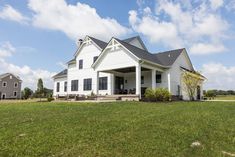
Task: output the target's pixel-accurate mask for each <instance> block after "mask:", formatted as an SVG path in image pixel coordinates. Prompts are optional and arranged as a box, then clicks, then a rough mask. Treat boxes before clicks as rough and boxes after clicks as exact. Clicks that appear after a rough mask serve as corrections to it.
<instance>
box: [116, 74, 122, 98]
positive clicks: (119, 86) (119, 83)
mask: <svg viewBox="0 0 235 157" xmlns="http://www.w3.org/2000/svg"><path fill="white" fill-rule="evenodd" d="M123 92H124V77H119V76H116V77H115V94H122V93H123Z"/></svg>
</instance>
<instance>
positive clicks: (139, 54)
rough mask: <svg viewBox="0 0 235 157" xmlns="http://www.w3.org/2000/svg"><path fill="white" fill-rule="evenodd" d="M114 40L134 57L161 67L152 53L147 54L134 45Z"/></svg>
mask: <svg viewBox="0 0 235 157" xmlns="http://www.w3.org/2000/svg"><path fill="white" fill-rule="evenodd" d="M114 39H116V40H117V41H118V42H119V43H120V44H122V45H123V46H124V47H125V48H127V49H128V50H129V51H130V52H132V53H133V54H134V55H135V56H136V57H138V58H140V59H144V60H147V61H151V62H154V63H157V64H160V65H162V63H161V61H160V60H159V59H158V58H157V57H156V56H155V55H153V54H152V53H149V52H148V51H145V50H143V49H141V48H138V47H136V46H134V45H131V44H128V43H126V42H124V41H122V40H119V39H117V38H114Z"/></svg>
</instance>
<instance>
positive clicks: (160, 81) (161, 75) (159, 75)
mask: <svg viewBox="0 0 235 157" xmlns="http://www.w3.org/2000/svg"><path fill="white" fill-rule="evenodd" d="M158 75H159V76H160V81H158V80H159V79H157V76H158ZM155 77H156V83H162V74H156V76H155Z"/></svg>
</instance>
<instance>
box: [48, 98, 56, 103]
mask: <svg viewBox="0 0 235 157" xmlns="http://www.w3.org/2000/svg"><path fill="white" fill-rule="evenodd" d="M53 100H55V99H54V98H53V97H48V98H47V101H48V102H51V101H53Z"/></svg>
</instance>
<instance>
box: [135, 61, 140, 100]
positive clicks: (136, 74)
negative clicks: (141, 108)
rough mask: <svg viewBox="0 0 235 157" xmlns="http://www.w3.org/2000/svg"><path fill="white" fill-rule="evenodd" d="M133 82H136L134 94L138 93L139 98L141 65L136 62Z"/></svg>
mask: <svg viewBox="0 0 235 157" xmlns="http://www.w3.org/2000/svg"><path fill="white" fill-rule="evenodd" d="M135 76H136V78H135V80H136V81H135V84H136V93H135V94H136V95H139V98H141V66H140V64H138V65H137V66H136V67H135Z"/></svg>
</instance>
